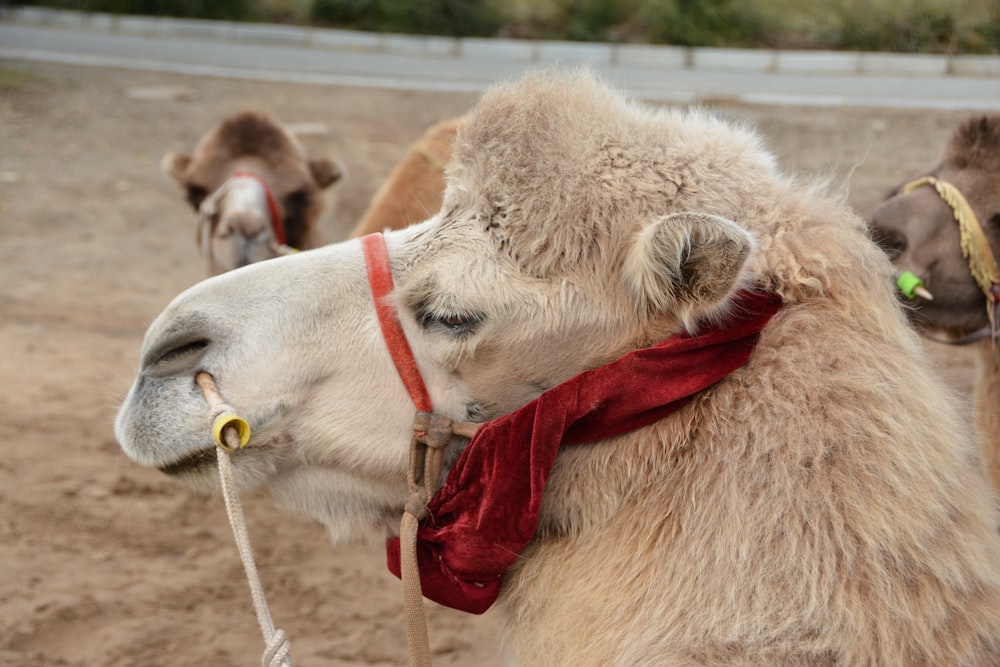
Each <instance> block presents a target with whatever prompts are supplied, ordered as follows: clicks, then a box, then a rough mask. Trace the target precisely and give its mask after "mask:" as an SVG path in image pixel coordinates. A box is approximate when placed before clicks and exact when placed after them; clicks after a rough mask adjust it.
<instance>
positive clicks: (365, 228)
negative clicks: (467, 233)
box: [350, 117, 464, 238]
mask: <svg viewBox="0 0 1000 667" xmlns="http://www.w3.org/2000/svg"><path fill="white" fill-rule="evenodd" d="M463 120H464V119H463V118H461V117H459V118H452V119H449V120H446V121H442V122H440V123H437V124H436V125H433V126H431V127H430V128H428V130H427V131H426V132H424V134H423V136H421V137H420V139H419V140H417V142H416V143H414V144H413V146H411V147H410V150H409V152H407V154H406V156H405V157H404V158H403V159H402V160H401V161H400V162H399V163H397V164H396V166H395V167H393V169H392V171H391V172H389V176H388V178H386V180H385V182H384V183H383V184H382V186H381V187H380V188H379V190H378V192H376V193H375V196H374V197H373V198H372V202H371V204H370V205H369V206H368V209H367V210H366V211H365V213H364V215H363V216H362V217H361V220H359V221H358V223H357V225H355V227H354V229H353V230H352V231H351V233H350V238H359V237H361V236H364V235H365V234H370V233H372V232H381V231H385V230H387V229H400V228H402V227H406V226H407V225H411V224H413V223H415V222H422V221H424V220H426V219H427V218H429V217H431V216H432V215H434V214H435V213H437V212H438V209H440V208H441V197H442V195H443V194H444V171H445V166H446V165H447V164H448V161H449V160H450V159H451V150H452V144H453V143H454V141H455V134H456V133H457V132H458V128H459V127H460V126H461V124H462V122H463Z"/></svg>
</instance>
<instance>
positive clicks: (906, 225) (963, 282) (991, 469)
mask: <svg viewBox="0 0 1000 667" xmlns="http://www.w3.org/2000/svg"><path fill="white" fill-rule="evenodd" d="M927 176H930V177H933V178H934V179H937V180H938V181H943V182H944V183H948V184H951V185H952V186H954V187H955V188H957V190H958V191H959V192H960V193H961V196H962V197H963V198H964V200H965V201H966V202H967V203H968V205H969V207H971V210H972V213H973V214H974V215H975V218H976V220H972V221H970V222H971V224H972V225H975V226H976V227H980V228H981V229H982V230H983V232H985V237H986V241H987V243H988V244H989V246H991V247H992V250H990V248H989V247H984V250H986V252H984V253H983V256H984V257H986V256H988V255H989V254H990V252H991V253H992V257H993V259H992V266H991V267H990V268H989V269H988V270H986V271H985V273H984V274H982V275H983V277H984V278H985V280H982V281H981V282H980V281H977V280H976V278H975V277H974V276H973V273H972V271H971V270H970V268H969V267H970V263H969V260H968V259H966V257H965V255H964V254H963V249H962V241H961V239H960V225H959V224H958V223H957V221H956V214H955V212H954V210H953V209H952V206H951V205H950V204H948V203H947V202H946V201H945V200H944V199H943V198H942V197H941V195H940V194H939V193H938V192H937V191H936V190H935V188H934V187H932V184H931V183H926V184H924V185H920V184H919V183H920V181H918V178H923V177H927ZM998 183H1000V114H987V115H977V116H972V117H970V118H967V119H966V120H965V121H964V122H962V123H961V124H960V125H959V126H958V127H957V128H956V129H955V131H954V132H953V133H952V136H951V138H950V139H949V141H948V142H947V145H946V146H945V149H944V152H943V154H942V156H941V158H940V160H939V161H938V163H937V165H936V166H935V167H934V168H932V169H930V170H929V171H927V172H925V173H923V174H919V175H917V176H915V177H914V178H913V179H911V180H909V181H907V182H906V183H904V184H901V185H900V186H899V187H897V188H896V189H895V190H894V191H893V192H892V193H891V194H890V196H889V197H888V198H887V199H886V200H885V201H884V202H883V203H882V204H881V205H879V206H878V208H876V209H875V211H874V212H873V213H872V214H871V216H870V219H869V224H870V225H871V227H872V230H873V235H874V236H875V238H876V240H877V241H878V242H879V243H880V244H881V245H882V246H883V247H884V248H885V249H886V250H887V252H888V253H889V254H890V256H891V257H892V259H893V262H894V263H895V264H896V266H897V267H899V268H900V269H901V270H906V271H909V272H911V273H912V274H914V275H916V276H918V277H919V278H920V279H921V280H922V281H923V282H924V283H925V286H926V288H927V289H928V290H929V292H930V294H931V296H932V299H930V300H928V299H926V298H921V297H919V296H917V297H916V298H914V299H913V301H912V308H911V309H909V310H908V313H909V315H910V318H911V320H912V321H913V323H914V325H915V326H917V327H918V328H919V329H920V330H921V331H923V332H924V333H925V335H927V336H929V337H932V338H934V339H936V340H943V341H944V342H950V343H956V342H957V343H966V342H969V341H971V342H970V343H969V344H972V345H974V346H975V347H976V360H977V363H976V378H975V383H974V389H973V400H974V405H975V413H976V425H977V431H978V433H979V438H980V445H981V447H982V453H983V459H984V462H985V464H986V468H987V470H988V473H989V475H990V479H991V481H992V483H993V487H994V489H996V492H997V494H998V495H1000V337H998V332H997V328H996V327H997V325H998V324H1000V322H998V321H997V319H998V317H1000V313H997V310H996V309H998V308H1000V305H998V304H1000V274H998V273H997V267H996V259H995V258H997V257H1000V188H998V186H997V184H998ZM985 261H986V263H987V264H989V260H988V259H986V260H985ZM990 274H992V275H990ZM991 309H993V310H994V313H995V314H994V315H993V316H992V319H993V328H992V331H991V330H990V315H989V311H990V310H991ZM991 339H992V340H991Z"/></svg>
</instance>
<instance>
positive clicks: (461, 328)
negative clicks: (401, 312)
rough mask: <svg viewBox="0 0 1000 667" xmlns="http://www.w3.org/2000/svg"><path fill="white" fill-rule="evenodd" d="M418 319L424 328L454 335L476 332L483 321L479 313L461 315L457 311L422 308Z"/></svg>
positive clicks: (466, 334)
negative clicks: (446, 311) (448, 311)
mask: <svg viewBox="0 0 1000 667" xmlns="http://www.w3.org/2000/svg"><path fill="white" fill-rule="evenodd" d="M417 321H418V322H419V323H420V326H422V327H423V328H424V329H427V330H428V331H430V330H435V329H436V330H440V331H445V332H447V333H449V334H451V335H453V336H468V335H470V334H472V333H474V332H475V330H476V329H477V328H478V326H479V324H480V323H481V322H482V321H483V318H482V316H479V315H459V314H457V313H437V312H435V311H433V310H420V311H418V313H417Z"/></svg>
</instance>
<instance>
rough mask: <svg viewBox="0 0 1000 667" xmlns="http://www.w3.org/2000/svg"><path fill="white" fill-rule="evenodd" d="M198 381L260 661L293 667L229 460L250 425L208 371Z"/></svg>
mask: <svg viewBox="0 0 1000 667" xmlns="http://www.w3.org/2000/svg"><path fill="white" fill-rule="evenodd" d="M195 382H197V383H198V386H199V387H200V388H201V390H202V393H204V394H205V400H206V401H207V402H208V405H209V408H210V416H211V417H212V436H213V437H214V439H215V443H216V445H218V447H217V448H216V451H215V453H216V458H217V459H218V461H219V483H220V484H221V486H222V497H223V499H224V500H225V502H226V515H227V516H228V517H229V525H230V526H231V527H232V529H233V537H234V538H235V539H236V547H237V549H238V550H239V552H240V559H241V560H242V561H243V571H244V572H245V573H246V577H247V584H249V586H250V598H251V600H252V601H253V607H254V611H255V612H256V614H257V623H258V625H260V632H261V635H263V637H264V645H265V648H264V653H263V655H262V656H261V660H260V663H261V666H262V667H291V665H292V658H291V645H290V644H289V642H288V639H287V638H286V637H285V632H284V630H275V628H274V621H273V620H272V619H271V612H270V610H269V609H268V607H267V598H266V597H265V596H264V587H263V586H262V585H261V583H260V575H259V574H258V572H257V564H256V563H255V562H254V558H253V549H252V548H251V546H250V536H249V533H248V532H247V526H246V521H245V519H244V517H243V506H242V505H241V504H240V497H239V495H238V494H237V491H236V484H235V483H234V481H233V464H232V462H231V461H230V460H229V452H231V451H235V450H237V449H240V448H241V447H243V446H244V445H246V443H247V441H248V440H249V439H250V426H249V425H248V424H247V423H246V421H244V420H243V419H241V418H240V417H238V416H237V415H236V413H235V412H234V411H233V409H232V408H231V407H229V406H228V405H226V404H225V403H224V402H223V401H222V396H221V395H220V394H219V390H218V388H217V387H216V386H215V381H214V380H213V379H212V376H211V375H209V374H208V373H205V372H201V373H198V375H197V376H195Z"/></svg>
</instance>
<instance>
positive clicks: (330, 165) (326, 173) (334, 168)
mask: <svg viewBox="0 0 1000 667" xmlns="http://www.w3.org/2000/svg"><path fill="white" fill-rule="evenodd" d="M309 171H310V172H311V173H312V177H313V180H314V181H316V185H318V186H319V187H320V189H323V188H326V187H329V186H331V185H333V184H334V183H336V182H337V181H339V180H340V179H341V178H343V177H344V174H346V173H347V169H346V168H345V167H344V165H343V164H341V163H340V162H338V161H337V160H330V159H328V158H318V159H315V160H309Z"/></svg>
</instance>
